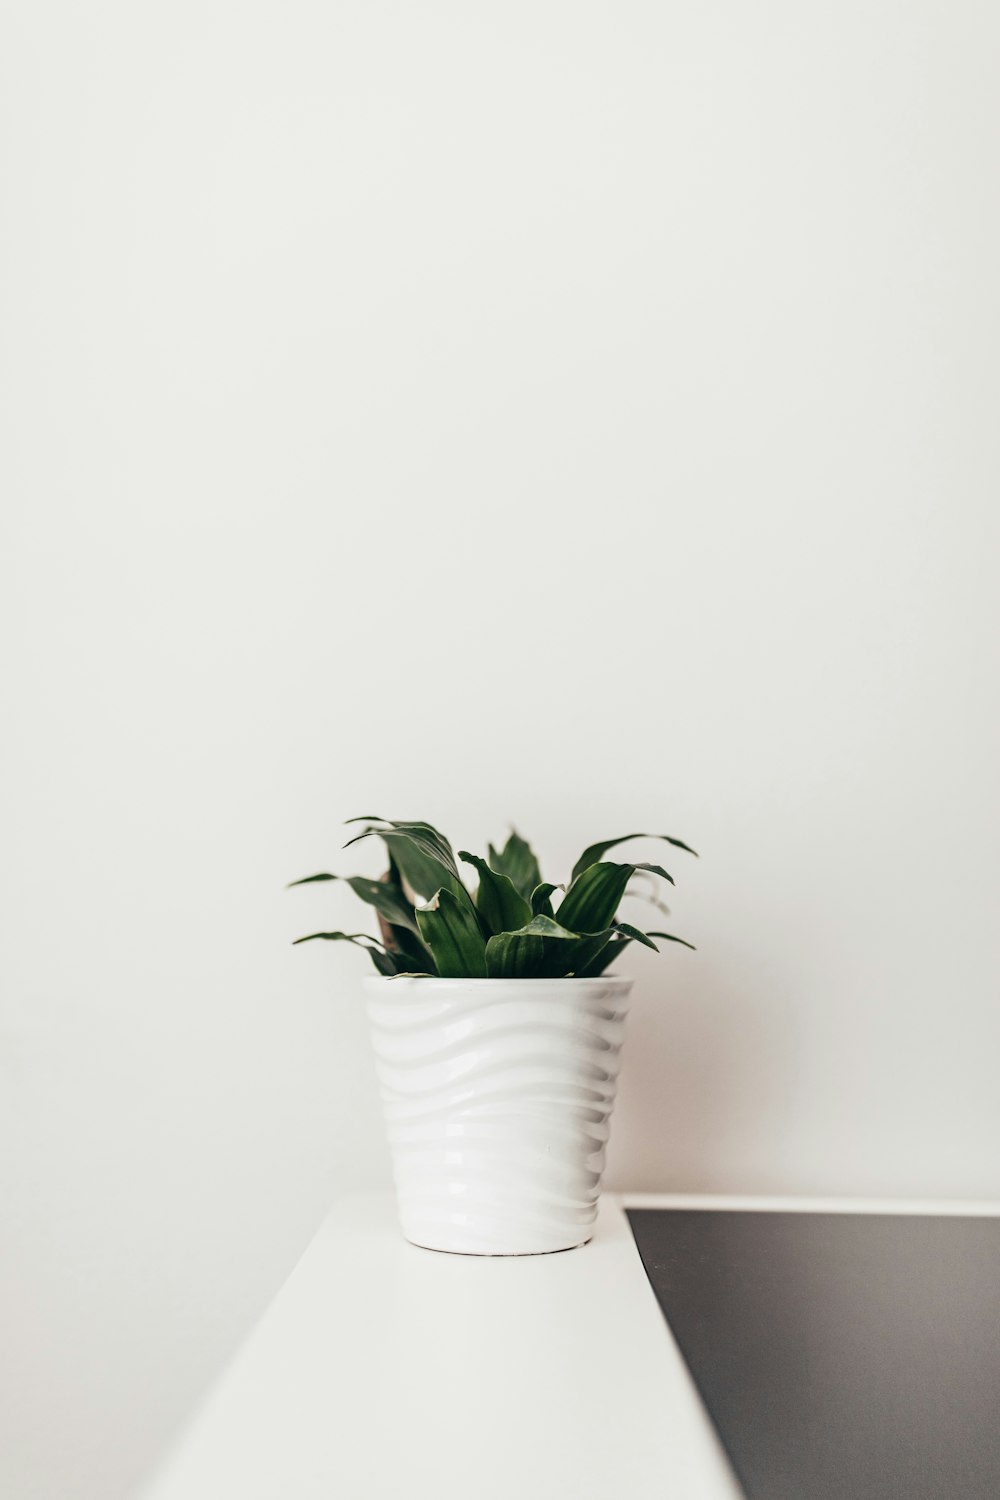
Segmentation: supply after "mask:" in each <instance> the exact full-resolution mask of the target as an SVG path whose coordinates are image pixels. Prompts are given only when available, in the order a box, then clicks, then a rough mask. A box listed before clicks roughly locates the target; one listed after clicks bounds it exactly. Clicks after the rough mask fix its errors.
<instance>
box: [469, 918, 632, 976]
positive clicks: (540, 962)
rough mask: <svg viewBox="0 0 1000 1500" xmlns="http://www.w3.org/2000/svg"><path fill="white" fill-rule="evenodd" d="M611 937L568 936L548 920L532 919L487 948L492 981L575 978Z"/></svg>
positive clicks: (494, 939)
mask: <svg viewBox="0 0 1000 1500" xmlns="http://www.w3.org/2000/svg"><path fill="white" fill-rule="evenodd" d="M611 936H612V934H611V931H607V932H598V933H586V934H582V935H581V934H580V933H577V932H571V931H570V930H569V928H566V927H563V926H561V925H560V924H559V923H558V922H556V921H553V919H552V918H551V917H547V916H543V915H539V916H535V917H532V919H531V921H530V922H528V923H527V924H526V925H525V926H524V927H522V928H520V929H519V930H518V931H517V932H501V933H498V934H497V935H496V936H495V937H491V938H490V940H489V942H488V943H487V944H486V967H487V971H488V973H489V976H490V978H491V979H524V978H529V977H531V978H547V979H557V978H560V977H562V976H564V975H567V974H575V973H576V972H577V971H578V968H579V967H580V966H581V965H583V964H586V963H589V962H590V960H591V958H593V957H594V956H595V955H596V954H597V953H598V952H599V951H600V949H601V948H602V947H603V946H604V944H605V943H606V942H607V941H608V940H609V938H610V937H611Z"/></svg>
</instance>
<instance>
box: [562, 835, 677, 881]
mask: <svg viewBox="0 0 1000 1500" xmlns="http://www.w3.org/2000/svg"><path fill="white" fill-rule="evenodd" d="M631 839H662V840H663V841H664V842H665V843H668V844H673V846H674V848H675V849H685V850H686V851H687V853H688V854H694V853H695V850H694V849H692V848H691V846H690V844H684V843H682V842H681V840H680V839H674V838H671V837H670V835H669V834H668V833H623V834H622V836H621V838H617V839H605V840H604V841H603V842H602V843H600V844H591V845H590V848H589V849H584V851H583V853H582V854H581V855H580V858H579V859H578V860H577V862H576V864H575V865H574V866H573V874H572V876H571V877H570V878H571V879H572V880H575V879H576V877H577V876H578V875H582V874H583V872H584V870H589V869H590V866H591V865H596V864H597V861H598V860H599V859H603V858H604V856H605V854H607V852H608V850H609V849H614V847H615V846H616V845H617V844H627V843H628V842H629V841H630V840H631Z"/></svg>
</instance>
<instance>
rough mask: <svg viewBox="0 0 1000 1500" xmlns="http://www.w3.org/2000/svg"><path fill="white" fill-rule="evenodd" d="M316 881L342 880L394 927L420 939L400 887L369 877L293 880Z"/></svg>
mask: <svg viewBox="0 0 1000 1500" xmlns="http://www.w3.org/2000/svg"><path fill="white" fill-rule="evenodd" d="M314 880H341V881H343V883H344V884H345V885H349V886H350V887H351V890H352V891H353V892H354V894H355V895H356V896H359V897H360V898H361V900H362V901H365V902H367V904H368V905H369V906H374V908H375V910H376V911H377V912H378V914H379V916H380V917H384V918H385V920H386V921H387V922H389V923H390V924H391V925H392V926H393V927H405V928H407V929H408V930H409V931H410V932H412V933H413V935H414V937H419V936H420V933H419V930H418V928H417V921H416V918H415V917H414V915H413V907H412V906H411V905H410V903H409V902H408V901H407V900H406V897H405V896H404V895H403V893H402V891H401V890H399V888H398V887H396V886H393V885H390V884H389V883H388V882H387V881H384V880H370V879H369V878H368V876H367V875H310V876H308V877H307V879H305V880H293V881H292V884H293V885H309V884H310V882H312V881H314Z"/></svg>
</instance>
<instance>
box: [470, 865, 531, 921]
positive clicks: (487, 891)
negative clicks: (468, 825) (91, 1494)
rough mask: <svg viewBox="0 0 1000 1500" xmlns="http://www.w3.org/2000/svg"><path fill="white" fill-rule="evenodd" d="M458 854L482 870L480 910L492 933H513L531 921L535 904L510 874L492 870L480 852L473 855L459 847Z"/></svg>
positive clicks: (478, 898)
mask: <svg viewBox="0 0 1000 1500" xmlns="http://www.w3.org/2000/svg"><path fill="white" fill-rule="evenodd" d="M458 857H459V859H462V860H464V861H465V863H466V864H467V865H473V866H474V867H475V868H476V870H477V871H478V872H479V889H478V891H477V892H476V909H477V911H478V912H479V915H480V916H481V917H482V918H483V920H484V922H485V923H486V926H487V927H488V928H489V931H490V932H491V933H494V932H513V931H514V929H515V928H518V927H523V926H524V924H525V923H526V922H530V921H531V907H530V906H529V905H528V903H527V901H525V899H524V897H523V896H522V895H521V894H520V893H519V892H518V891H516V890H515V889H514V886H513V883H512V882H511V880H510V879H509V877H508V876H506V875H500V874H498V873H497V871H496V870H491V869H490V867H489V865H488V864H487V863H486V861H485V859H480V857H479V855H478V854H469V853H468V851H467V850H465V849H460V850H459V852H458Z"/></svg>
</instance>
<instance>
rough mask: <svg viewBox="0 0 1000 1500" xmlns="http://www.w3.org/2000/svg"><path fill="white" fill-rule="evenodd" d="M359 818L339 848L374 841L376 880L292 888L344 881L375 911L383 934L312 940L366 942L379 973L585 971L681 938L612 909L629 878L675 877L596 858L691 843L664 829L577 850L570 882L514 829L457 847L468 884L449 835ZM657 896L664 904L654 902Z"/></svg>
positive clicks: (536, 974)
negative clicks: (548, 869)
mask: <svg viewBox="0 0 1000 1500" xmlns="http://www.w3.org/2000/svg"><path fill="white" fill-rule="evenodd" d="M349 821H350V822H351V823H363V824H364V825H365V826H364V827H363V828H362V830H361V832H360V833H357V834H355V835H354V837H353V838H351V839H349V840H348V842H347V844H345V845H344V847H345V849H346V848H348V847H349V846H350V845H351V844H356V843H358V842H359V841H360V840H362V839H368V838H380V839H381V840H382V842H383V844H384V845H385V848H386V850H387V852H388V856H389V868H388V870H387V871H386V873H385V875H383V876H382V878H381V880H372V879H369V878H367V877H366V876H364V875H348V876H341V875H331V874H328V873H323V874H319V875H307V876H306V877H305V879H303V880H294V881H292V884H293V885H310V884H312V883H314V882H316V881H323V880H344V881H345V882H346V884H347V885H349V886H350V887H351V889H352V890H353V891H354V893H355V895H357V896H359V897H360V898H361V900H362V901H364V902H366V903H367V904H368V905H369V906H371V907H374V909H375V911H376V913H377V915H378V920H379V929H380V932H381V936H380V937H379V938H374V937H371V936H369V935H368V934H367V933H362V932H311V933H309V935H308V936H307V937H302V938H298V939H296V941H297V942H299V943H308V942H312V941H314V940H315V939H317V938H320V939H324V940H325V941H327V942H348V943H355V944H357V945H358V946H359V947H362V948H364V949H365V950H366V951H367V953H368V954H369V956H370V958H371V960H372V963H373V964H374V965H375V968H376V969H377V970H378V972H379V973H380V974H384V975H389V976H392V975H397V974H415V975H433V974H437V975H440V976H441V977H442V978H445V979H528V978H532V979H535V978H549V979H558V978H569V977H575V978H579V979H583V978H589V977H592V976H594V975H597V974H603V973H604V971H605V970H606V969H608V968H609V967H610V965H611V964H613V963H614V961H615V959H616V958H618V957H619V956H620V955H621V953H622V952H623V951H624V949H625V948H627V947H628V946H629V944H630V943H642V944H644V945H645V946H646V947H647V948H653V949H654V950H655V949H656V943H655V942H654V941H653V939H654V938H661V939H664V940H665V941H667V942H671V943H684V946H685V947H686V948H690V947H691V946H692V944H691V943H685V942H684V939H683V938H678V937H674V936H673V934H671V933H669V932H655V931H651V932H644V931H641V930H640V929H639V928H638V927H633V926H632V925H631V924H630V923H628V922H623V921H621V920H620V919H619V917H618V908H619V905H620V904H621V901H622V898H623V896H624V895H625V894H626V891H627V890H628V887H629V883H630V882H631V881H633V880H634V879H635V878H636V877H646V878H648V879H652V880H660V879H662V880H666V881H669V882H670V884H671V885H672V884H673V877H672V876H671V875H669V874H668V873H667V871H666V870H665V869H664V868H663V866H662V865H654V864H631V863H629V864H618V863H614V862H612V861H609V860H606V859H605V858H604V856H605V855H606V854H607V853H608V852H609V850H611V849H614V848H616V847H617V846H618V845H619V844H625V843H629V842H630V841H631V840H633V839H643V838H655V839H662V840H664V841H665V842H666V843H668V844H672V845H673V846H674V847H675V848H677V849H685V850H687V852H688V853H689V854H694V852H695V851H694V850H693V849H691V848H689V846H688V845H687V844H684V843H682V842H681V840H680V839H675V838H671V837H670V836H669V835H668V834H645V833H629V834H624V835H623V836H622V837H620V838H616V839H605V840H604V841H603V842H602V843H598V844H591V845H590V847H589V848H587V849H585V850H584V851H583V853H582V854H581V856H580V858H579V859H578V860H577V862H576V864H575V865H574V866H573V870H572V874H571V875H570V879H569V882H568V884H567V885H565V886H562V885H553V884H551V883H550V882H548V881H544V880H543V879H542V873H541V870H540V869H539V867H538V861H537V859H536V858H535V856H534V854H533V852H532V850H531V847H530V845H529V844H527V843H526V842H525V840H524V839H522V838H521V837H520V835H519V834H517V833H511V835H510V837H509V838H508V840H507V842H506V844H505V845H504V847H503V848H502V849H494V847H493V845H492V844H490V845H489V846H488V849H487V854H488V857H487V858H486V859H482V858H481V857H480V856H479V855H476V854H469V853H468V852H467V851H466V850H464V849H463V850H460V851H459V855H458V859H459V860H461V861H462V862H463V863H464V864H466V865H468V866H470V867H471V868H472V869H473V870H475V872H476V875H477V877H478V883H477V886H476V889H475V891H474V892H473V891H470V890H469V888H468V887H467V886H466V885H465V883H464V882H463V880H462V878H461V876H460V874H459V867H458V863H457V862H456V859H455V855H454V853H453V851H452V847H451V845H450V844H449V842H448V840H447V839H446V838H445V837H444V836H443V834H440V833H439V832H438V831H437V829H436V828H433V827H432V826H431V824H430V823H417V822H394V821H393V820H392V819H389V818H376V817H368V818H351V819H350V820H349ZM653 904H654V905H655V906H658V907H659V908H660V909H661V910H666V908H664V907H663V906H662V905H661V903H660V902H659V901H657V900H655V898H654V899H653Z"/></svg>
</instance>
